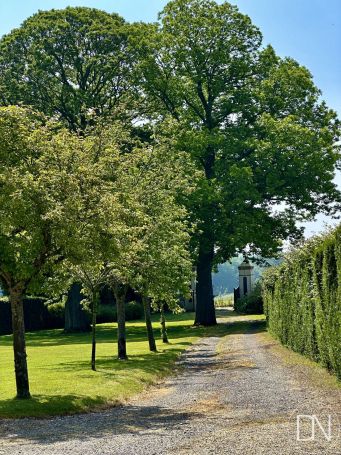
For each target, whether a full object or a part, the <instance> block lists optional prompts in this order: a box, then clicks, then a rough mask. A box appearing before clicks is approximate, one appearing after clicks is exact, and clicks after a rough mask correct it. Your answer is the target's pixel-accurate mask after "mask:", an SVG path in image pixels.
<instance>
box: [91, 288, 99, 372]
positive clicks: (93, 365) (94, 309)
mask: <svg viewBox="0 0 341 455" xmlns="http://www.w3.org/2000/svg"><path fill="white" fill-rule="evenodd" d="M98 299H99V296H98V294H95V295H94V296H93V301H92V317H91V321H92V350H91V369H92V370H93V371H96V319H97V308H98Z"/></svg>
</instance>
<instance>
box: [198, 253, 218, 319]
mask: <svg viewBox="0 0 341 455" xmlns="http://www.w3.org/2000/svg"><path fill="white" fill-rule="evenodd" d="M213 257H214V250H213V246H211V247H204V246H202V245H200V248H199V258H198V263H197V285H196V293H197V295H196V297H197V304H196V309H195V324H196V325H204V326H208V325H215V324H216V323H217V321H216V316H215V308H214V300H213V285H212V267H213Z"/></svg>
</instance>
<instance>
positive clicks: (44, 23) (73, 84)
mask: <svg viewBox="0 0 341 455" xmlns="http://www.w3.org/2000/svg"><path fill="white" fill-rule="evenodd" d="M132 64H133V60H132V58H131V56H130V52H129V49H128V42H127V33H126V28H125V23H124V20H123V19H122V18H121V17H120V16H118V15H117V14H109V13H106V12H104V11H100V10H97V9H94V8H85V7H75V8H72V7H68V8H66V9H63V10H50V11H39V12H38V13H36V14H34V15H33V16H31V17H30V18H28V19H26V20H25V21H24V22H23V24H22V25H21V27H19V28H17V29H14V30H13V31H12V32H10V33H9V34H8V35H5V36H4V37H2V39H1V41H0V102H1V103H2V104H3V105H4V104H5V105H7V104H17V103H24V104H28V105H32V106H34V107H35V108H36V109H37V110H39V111H40V112H44V113H45V114H46V115H49V116H52V115H58V116H59V117H60V118H62V119H63V120H64V121H65V122H66V124H67V126H68V127H69V128H70V129H71V130H84V129H85V128H86V127H87V125H88V124H89V123H91V119H92V117H93V115H97V116H100V115H101V116H103V115H105V116H107V115H111V116H116V117H117V116H119V115H124V116H125V115H127V114H128V112H129V108H131V103H129V104H127V103H128V101H131V99H129V97H128V95H127V94H128V92H129V90H128V89H129V74H130V71H131V66H132ZM122 106H124V108H123V107H122Z"/></svg>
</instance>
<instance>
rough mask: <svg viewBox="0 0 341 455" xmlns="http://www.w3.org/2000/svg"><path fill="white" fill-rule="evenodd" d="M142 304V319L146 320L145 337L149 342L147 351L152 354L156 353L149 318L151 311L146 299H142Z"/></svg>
mask: <svg viewBox="0 0 341 455" xmlns="http://www.w3.org/2000/svg"><path fill="white" fill-rule="evenodd" d="M142 302H143V308H144V317H145V320H146V328H147V336H148V342H149V349H150V350H151V351H152V352H156V351H157V349H156V343H155V338H154V332H153V325H152V319H151V316H150V313H151V311H150V310H151V309H150V302H149V299H148V298H146V297H142Z"/></svg>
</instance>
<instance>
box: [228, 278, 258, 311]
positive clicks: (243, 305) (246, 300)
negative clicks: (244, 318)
mask: <svg viewBox="0 0 341 455" xmlns="http://www.w3.org/2000/svg"><path fill="white" fill-rule="evenodd" d="M234 310H235V311H236V312H237V313H242V314H263V298H262V292H261V286H260V283H259V282H258V283H257V284H256V286H255V288H254V290H253V291H252V292H250V294H248V295H246V296H244V297H241V298H239V299H238V300H237V301H236V302H234Z"/></svg>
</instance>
